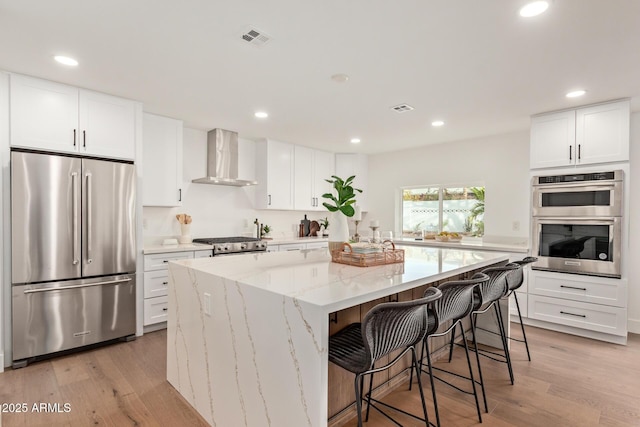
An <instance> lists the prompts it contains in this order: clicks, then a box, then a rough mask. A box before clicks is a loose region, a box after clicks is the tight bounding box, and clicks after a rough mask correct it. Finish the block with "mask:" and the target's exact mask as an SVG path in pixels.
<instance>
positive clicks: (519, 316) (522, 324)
mask: <svg viewBox="0 0 640 427" xmlns="http://www.w3.org/2000/svg"><path fill="white" fill-rule="evenodd" d="M513 299H515V300H516V308H517V309H518V319H520V328H521V329H522V338H523V340H524V346H525V347H526V348H527V359H529V362H531V354H530V353H529V343H528V342H527V334H526V333H525V332H524V323H522V314H520V303H519V302H518V294H517V293H516V292H514V293H513Z"/></svg>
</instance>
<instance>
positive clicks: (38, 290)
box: [24, 277, 132, 294]
mask: <svg viewBox="0 0 640 427" xmlns="http://www.w3.org/2000/svg"><path fill="white" fill-rule="evenodd" d="M131 280H132V279H131V277H127V278H124V279H118V280H107V281H106V282H98V283H89V284H87V285H75V286H60V287H59V288H46V289H27V290H25V291H24V293H25V294H35V293H39V292H51V291H65V290H68V289H80V288H89V287H92V286H102V285H116V284H118V283H126V282H130V281H131Z"/></svg>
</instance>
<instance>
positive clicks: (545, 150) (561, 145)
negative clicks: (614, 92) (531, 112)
mask: <svg viewBox="0 0 640 427" xmlns="http://www.w3.org/2000/svg"><path fill="white" fill-rule="evenodd" d="M629 114H630V112H629V101H628V100H625V101H619V102H612V103H607V104H599V105H594V106H589V107H584V108H579V109H577V110H570V111H561V112H557V113H550V114H542V115H539V116H535V117H533V118H532V119H531V143H530V166H531V168H532V169H536V168H549V167H558V166H572V165H587V164H594V163H606V162H619V161H628V160H629Z"/></svg>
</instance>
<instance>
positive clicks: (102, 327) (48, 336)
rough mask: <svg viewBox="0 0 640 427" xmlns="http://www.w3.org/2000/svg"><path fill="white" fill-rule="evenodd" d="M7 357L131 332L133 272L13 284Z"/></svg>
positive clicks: (38, 353)
mask: <svg viewBox="0 0 640 427" xmlns="http://www.w3.org/2000/svg"><path fill="white" fill-rule="evenodd" d="M12 293H13V295H12V296H13V322H12V323H13V325H12V327H13V360H14V361H16V360H21V359H27V358H31V357H35V356H41V355H44V354H48V353H54V352H58V351H62V350H69V349H72V348H76V347H82V346H85V345H89V344H95V343H98V342H101V341H107V340H111V339H115V338H120V337H125V336H128V335H132V334H135V332H136V282H135V275H121V276H112V277H103V278H99V279H92V280H75V281H69V282H56V283H48V284H43V285H20V286H13V289H12Z"/></svg>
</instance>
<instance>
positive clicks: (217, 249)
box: [216, 245, 227, 252]
mask: <svg viewBox="0 0 640 427" xmlns="http://www.w3.org/2000/svg"><path fill="white" fill-rule="evenodd" d="M225 250H227V248H223V247H222V245H217V246H216V252H222V251H225Z"/></svg>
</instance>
